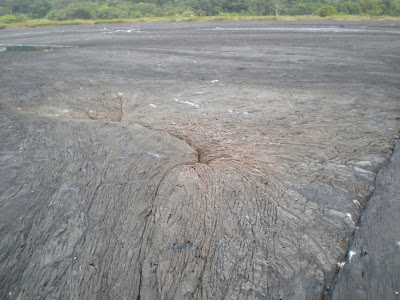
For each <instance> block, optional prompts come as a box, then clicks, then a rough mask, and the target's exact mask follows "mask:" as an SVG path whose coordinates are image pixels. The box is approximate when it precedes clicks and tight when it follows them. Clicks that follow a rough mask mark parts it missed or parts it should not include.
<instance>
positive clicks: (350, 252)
mask: <svg viewBox="0 0 400 300" xmlns="http://www.w3.org/2000/svg"><path fill="white" fill-rule="evenodd" d="M355 254H356V252H355V251H352V250H350V251H349V261H351V258H352V257H353V256H354V255H355Z"/></svg>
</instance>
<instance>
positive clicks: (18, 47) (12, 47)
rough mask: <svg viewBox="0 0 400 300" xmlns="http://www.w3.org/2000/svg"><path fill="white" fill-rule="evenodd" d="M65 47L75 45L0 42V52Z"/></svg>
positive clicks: (46, 49)
mask: <svg viewBox="0 0 400 300" xmlns="http://www.w3.org/2000/svg"><path fill="white" fill-rule="evenodd" d="M65 48H76V47H75V46H59V45H23V44H16V45H2V44H0V52H25V51H44V52H47V51H54V50H59V49H65Z"/></svg>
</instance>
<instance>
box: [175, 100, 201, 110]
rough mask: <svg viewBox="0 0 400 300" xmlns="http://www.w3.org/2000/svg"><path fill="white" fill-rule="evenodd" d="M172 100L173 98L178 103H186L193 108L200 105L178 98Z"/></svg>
mask: <svg viewBox="0 0 400 300" xmlns="http://www.w3.org/2000/svg"><path fill="white" fill-rule="evenodd" d="M174 100H175V101H176V102H179V103H182V104H186V105H190V106H193V107H194V108H195V109H199V108H200V107H201V105H200V104H196V103H193V102H189V101H182V100H179V99H174Z"/></svg>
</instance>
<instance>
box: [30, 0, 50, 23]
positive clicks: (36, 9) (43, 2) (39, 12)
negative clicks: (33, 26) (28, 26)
mask: <svg viewBox="0 0 400 300" xmlns="http://www.w3.org/2000/svg"><path fill="white" fill-rule="evenodd" d="M50 9H51V4H50V3H49V2H48V1H47V0H40V1H37V2H35V3H34V4H33V5H32V6H31V16H32V17H33V18H34V19H40V18H44V17H45V16H46V15H47V13H48V12H49V11H50Z"/></svg>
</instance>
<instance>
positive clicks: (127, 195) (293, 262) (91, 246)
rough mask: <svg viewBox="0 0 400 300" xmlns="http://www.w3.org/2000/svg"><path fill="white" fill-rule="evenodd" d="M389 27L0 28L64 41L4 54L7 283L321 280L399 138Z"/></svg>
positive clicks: (267, 293)
mask: <svg viewBox="0 0 400 300" xmlns="http://www.w3.org/2000/svg"><path fill="white" fill-rule="evenodd" d="M399 37H400V25H399V24H398V23H389V22H383V23H345V27H344V29H343V28H342V27H340V24H338V23H335V22H295V23H285V22H250V23H193V24H139V25H129V24H127V25H110V26H109V25H102V26H86V27H85V26H84V27H68V28H42V29H23V30H7V31H2V32H0V39H1V41H2V43H3V44H4V45H5V47H6V48H7V45H14V46H15V45H16V44H25V45H54V44H55V45H58V46H61V45H63V46H73V48H54V49H53V50H51V47H50V49H49V48H48V47H47V48H40V47H39V48H38V49H36V50H37V51H18V52H16V51H4V52H2V53H0V118H1V123H0V140H1V143H0V174H1V180H0V298H2V299H3V298H4V299H293V298H296V299H321V298H323V297H329V294H328V290H329V289H330V286H331V284H332V281H333V280H334V278H335V276H336V275H337V271H338V269H339V267H338V263H340V262H342V261H343V260H345V259H346V258H345V257H346V255H347V252H348V246H349V241H350V239H351V238H352V236H353V232H354V230H355V228H356V226H357V224H358V219H359V217H360V215H361V213H362V212H363V210H364V207H365V206H366V205H367V199H369V197H370V196H371V193H372V192H373V191H374V187H375V184H374V180H375V175H376V173H377V172H378V170H379V169H381V168H382V167H383V166H386V165H387V159H388V158H389V157H390V156H391V154H392V150H393V145H394V143H395V139H396V138H397V137H398V133H399V132H398V129H399V128H400V120H399V111H400V101H399V96H398V95H399V86H398V82H399V81H400V75H399V74H400V72H399V66H400V64H399V56H398V49H399ZM11 49H13V48H11ZM43 49H44V50H43ZM382 174H386V173H382ZM387 174H389V173H387ZM382 176H384V175H382ZM390 178H392V177H389V178H388V180H389V179H390ZM382 180H385V178H383V179H382ZM378 188H379V187H378ZM385 191H386V190H385ZM391 191H392V190H391V189H388V190H387V192H388V193H390V192H391ZM381 193H382V192H381ZM371 205H373V204H371ZM391 213H392V216H393V218H396V216H398V213H397V212H395V211H393V212H391ZM377 217H379V218H380V220H381V222H386V215H379V213H378V214H377ZM388 220H389V219H388ZM361 223H362V222H361ZM385 224H386V223H385ZM367 226H373V224H372V223H371V224H370V225H367ZM362 228H363V229H362V230H366V231H365V232H366V233H365V234H368V232H380V230H381V229H380V228H374V229H373V228H371V229H370V230H369V229H364V225H363V226H362ZM362 232H364V231H362ZM360 234H361V230H360ZM387 238H389V239H390V241H391V242H393V243H396V240H394V239H393V237H392V236H388V237H387ZM379 243H380V240H379ZM357 247H358V246H357V245H355V248H354V249H358V248H357ZM380 247H383V246H382V245H379V246H376V248H374V247H372V246H369V248H368V249H367V250H365V251H367V252H369V251H371V253H374V251H375V250H374V249H381V248H380ZM395 247H397V245H396V244H393V245H392V246H390V247H389V248H384V249H391V250H390V251H392V252H390V253H393V255H395V254H396V253H398V252H393V251H395V250H396V249H398V248H395ZM363 249H364V248H363ZM382 249H383V248H382ZM355 251H356V253H357V251H358V250H355ZM376 251H378V250H376ZM379 251H380V250H379ZM396 251H398V250H396ZM360 253H361V252H359V253H358V254H356V255H355V256H353V258H352V262H353V261H354V262H356V261H357V260H358V259H361V258H359V254H360ZM374 257H375V256H374ZM393 257H394V256H393ZM371 259H372V258H371ZM364 260H365V258H364ZM347 268H349V264H346V265H345V268H344V269H343V271H342V272H344V271H346V270H348V269H347ZM368 270H369V269H368ZM354 272H355V271H354ZM391 272H393V273H392V274H393V276H392V278H393V279H392V280H393V282H398V281H399V280H398V279H399V277H398V272H397V270H396V271H395V270H393V271H391ZM376 274H380V273H376ZM340 276H342V275H340ZM348 276H349V275H345V277H346V278H347V277H348ZM357 276H358V275H357ZM341 278H342V277H339V278H338V286H339V284H341V283H340V282H342V281H341V280H343V279H341ZM353 278H358V277H356V275H354V277H353ZM383 278H385V279H384V280H386V278H388V277H383ZM353 281H354V282H355V283H356V284H357V283H358V282H359V279H357V280H356V279H354V280H353ZM349 284H350V283H349ZM388 284H389V285H388ZM348 287H351V285H348ZM381 287H382V289H385V291H384V292H383V294H382V295H389V294H390V293H393V290H392V289H394V288H395V285H394V284H392V285H390V283H385V284H382V285H381ZM371 288H372V287H371ZM330 290H331V291H332V289H330ZM341 292H343V293H345V292H346V291H345V290H340V291H337V292H335V290H334V293H333V296H335V297H339V298H340V297H342V294H340V293H341ZM346 295H350V294H346ZM371 297H372V298H373V299H376V298H374V296H371ZM378 298H379V297H378Z"/></svg>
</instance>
